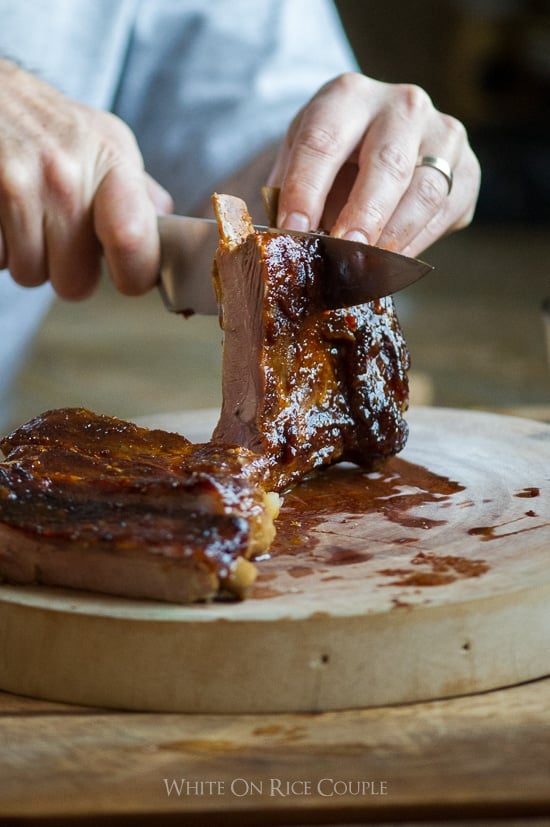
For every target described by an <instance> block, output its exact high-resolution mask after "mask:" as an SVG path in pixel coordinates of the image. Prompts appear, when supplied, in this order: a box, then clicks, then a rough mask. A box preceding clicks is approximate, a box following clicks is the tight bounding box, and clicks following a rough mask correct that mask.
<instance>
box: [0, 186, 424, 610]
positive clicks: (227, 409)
mask: <svg viewBox="0 0 550 827" xmlns="http://www.w3.org/2000/svg"><path fill="white" fill-rule="evenodd" d="M214 206H215V211H216V215H217V219H218V223H219V227H220V244H219V248H218V251H217V254H216V261H215V272H214V283H215V287H216V290H217V294H218V298H219V304H220V321H221V324H222V328H223V331H224V353H223V408H222V412H221V416H220V420H219V422H218V425H217V427H216V429H215V432H214V435H213V440H212V441H211V442H209V443H204V444H201V445H193V444H192V443H191V442H189V440H187V439H186V438H185V437H183V436H180V435H178V434H170V433H166V432H164V431H160V430H147V429H145V428H140V427H138V426H136V425H133V424H131V423H129V422H124V421H122V420H120V419H116V418H114V417H107V416H101V415H97V414H94V413H91V412H90V411H87V410H85V409H82V408H66V409H59V410H54V411H49V412H46V413H44V414H42V415H41V416H38V417H36V418H35V419H34V420H32V421H31V422H29V423H27V424H26V425H23V426H22V427H20V428H17V429H16V430H15V431H13V432H12V433H11V434H9V435H8V436H7V437H5V438H4V439H2V440H0V578H3V579H5V580H7V581H8V582H10V583H21V584H34V583H44V584H48V585H56V586H65V587H69V588H76V589H86V590H89V591H95V592H101V593H106V594H113V595H121V596H124V597H130V598H138V599H139V598H151V599H157V600H166V601H171V602H179V603H192V602H195V601H205V600H211V599H213V598H216V597H220V596H223V595H225V594H228V593H229V594H232V595H234V596H237V597H243V596H244V595H245V593H246V590H247V588H248V586H249V585H250V583H251V582H252V581H253V580H254V577H255V573H256V568H255V566H254V564H253V563H252V562H251V560H252V559H253V558H254V557H255V556H257V555H259V554H262V553H265V552H266V551H267V550H268V548H269V546H270V544H271V542H272V540H273V537H274V533H275V528H274V524H273V521H274V519H275V518H276V516H277V513H278V508H279V505H280V499H279V496H278V493H277V492H281V491H284V490H286V489H288V488H289V487H290V486H293V485H296V484H297V483H298V482H299V481H300V480H301V479H302V478H303V477H305V476H306V475H308V474H310V473H311V472H314V471H318V470H320V469H321V468H323V467H324V466H327V465H330V464H332V463H336V462H339V461H342V460H348V461H352V462H355V463H358V464H361V465H364V466H367V467H374V466H375V465H376V464H377V463H379V462H381V461H382V460H383V459H384V458H385V457H388V456H390V455H392V454H395V453H397V452H398V451H399V450H400V449H401V448H402V447H403V445H404V443H405V440H406V436H407V426H406V424H405V421H404V419H403V413H404V411H405V409H406V407H407V398H408V387H407V368H408V353H407V350H406V347H405V343H404V340H403V336H402V334H401V330H400V327H399V324H398V321H397V318H396V315H395V312H394V309H393V304H392V301H391V299H384V300H380V301H377V302H372V303H371V304H366V305H362V306H361V307H354V308H349V309H345V310H337V311H330V312H327V311H325V310H323V308H322V302H321V300H320V289H321V287H320V282H321V280H322V278H321V277H322V276H323V272H324V271H323V268H326V267H327V266H328V265H327V263H326V261H325V260H324V258H323V254H322V250H321V248H320V245H319V243H318V240H316V239H312V240H311V239H306V240H304V239H303V238H297V237H294V236H292V235H289V234H286V233H284V232H278V231H266V232H255V230H254V227H253V226H252V222H251V220H250V216H249V214H248V211H247V208H246V205H245V204H244V202H243V201H241V200H240V199H237V198H234V197H231V196H222V195H218V196H215V197H214ZM325 275H326V274H325Z"/></svg>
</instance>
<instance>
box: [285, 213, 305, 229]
mask: <svg viewBox="0 0 550 827" xmlns="http://www.w3.org/2000/svg"><path fill="white" fill-rule="evenodd" d="M279 224H280V226H281V227H284V229H285V230H298V232H301V233H307V232H309V218H308V217H307V215H306V214H305V213H303V212H291V213H289V214H288V215H283V216H281V220H280V222H279Z"/></svg>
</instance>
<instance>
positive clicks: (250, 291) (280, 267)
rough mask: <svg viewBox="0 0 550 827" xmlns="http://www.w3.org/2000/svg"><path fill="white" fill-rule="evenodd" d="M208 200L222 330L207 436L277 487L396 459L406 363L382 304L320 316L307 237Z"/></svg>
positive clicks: (316, 247)
mask: <svg viewBox="0 0 550 827" xmlns="http://www.w3.org/2000/svg"><path fill="white" fill-rule="evenodd" d="M213 202H214V208H215V212H216V216H217V219H218V224H219V228H220V238H221V241H220V245H219V247H218V251H217V254H216V262H215V273H214V280H215V285H216V290H217V294H218V300H219V304H220V307H221V317H220V322H221V326H222V328H223V332H224V347H223V407H222V412H221V417H220V420H219V422H218V425H217V427H216V429H215V431H214V438H215V439H216V440H220V441H224V442H228V443H233V444H236V445H241V446H243V447H246V448H248V449H250V450H252V451H254V452H255V453H258V454H260V455H261V456H262V457H263V462H264V468H265V474H266V485H267V487H268V488H270V489H273V490H277V491H281V490H284V489H285V488H287V487H289V486H290V485H292V484H294V483H296V482H297V481H298V480H299V479H301V478H302V477H303V476H305V475H306V474H308V473H309V472H310V471H312V470H313V469H316V468H319V467H321V466H324V465H329V464H332V463H334V462H339V461H341V460H351V461H353V462H356V463H359V464H361V465H365V466H370V467H372V466H374V465H376V464H377V463H378V462H380V461H381V460H383V459H384V458H386V457H388V456H391V455H392V454H395V453H397V452H398V451H400V450H401V449H402V448H403V446H404V444H405V441H406V438H407V425H406V423H405V421H404V419H403V413H404V411H405V410H406V408H407V404H408V381H407V370H408V367H409V356H408V352H407V348H406V345H405V342H404V339H403V335H402V332H401V329H400V326H399V322H398V320H397V317H396V314H395V310H394V307H393V303H392V300H391V299H389V298H387V299H383V300H379V301H376V302H372V303H369V304H365V305H362V306H360V307H354V308H350V309H346V310H338V311H324V310H323V306H322V302H321V288H322V282H323V278H324V276H325V269H326V268H327V267H328V266H329V265H328V264H327V262H326V261H325V259H324V257H323V251H322V247H321V244H320V242H319V240H318V239H315V238H313V239H303V238H298V237H295V236H292V235H289V234H285V233H283V232H272V231H269V232H255V231H254V227H253V225H252V221H251V219H250V216H249V214H248V210H247V208H246V204H245V203H244V202H243V201H242V200H241V199H237V198H235V197H233V196H227V195H215V196H214V198H213Z"/></svg>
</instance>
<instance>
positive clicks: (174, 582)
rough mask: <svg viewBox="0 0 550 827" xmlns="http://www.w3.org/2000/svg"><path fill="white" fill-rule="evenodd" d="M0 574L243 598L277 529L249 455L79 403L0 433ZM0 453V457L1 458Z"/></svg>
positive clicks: (273, 506)
mask: <svg viewBox="0 0 550 827" xmlns="http://www.w3.org/2000/svg"><path fill="white" fill-rule="evenodd" d="M0 451H1V452H2V454H3V455H4V458H3V459H2V461H0V577H3V578H4V579H6V580H7V581H8V582H11V583H26V584H29V583H46V584H50V585H57V586H68V587H72V588H83V589H89V590H92V591H100V592H102V593H106V594H119V595H123V596H125V597H136V598H141V597H147V598H154V599H159V600H168V601H174V602H181V603H190V602H194V601H197V600H209V599H211V598H213V597H215V596H216V595H218V594H219V593H221V592H224V591H228V592H231V593H233V594H236V595H237V596H243V594H244V592H245V591H246V588H247V587H248V585H250V583H251V582H252V581H253V579H254V577H255V567H254V566H253V564H252V563H250V562H249V558H251V557H253V556H255V555H256V554H258V553H261V552H263V551H265V550H266V549H267V548H268V547H269V545H270V543H271V541H272V539H273V536H274V533H275V532H274V527H273V518H274V516H275V515H276V512H277V503H278V498H277V497H276V495H268V494H265V493H264V491H263V489H262V488H261V486H260V484H259V483H260V481H261V476H260V471H259V469H257V468H256V466H255V464H254V459H255V458H254V457H253V455H251V454H250V452H248V451H247V450H246V449H241V448H238V447H235V448H232V447H228V446H225V445H219V444H216V443H215V442H212V443H207V444H202V445H193V444H192V443H191V442H189V440H187V439H186V438H185V437H183V436H180V435H179V434H170V433H166V432H165V431H160V430H148V429H146V428H140V427H138V426H136V425H133V424H131V423H128V422H124V421H123V420H120V419H116V418H114V417H107V416H99V415H96V414H92V413H90V412H89V411H87V410H85V409H81V408H68V409H59V410H55V411H49V412H46V413H45V414H43V415H41V416H39V417H37V418H35V419H34V420H32V421H31V422H29V423H27V424H26V425H24V426H22V427H21V428H18V429H17V430H15V431H13V432H12V433H11V434H10V435H8V436H7V437H5V438H4V439H3V440H0ZM0 459H1V457H0Z"/></svg>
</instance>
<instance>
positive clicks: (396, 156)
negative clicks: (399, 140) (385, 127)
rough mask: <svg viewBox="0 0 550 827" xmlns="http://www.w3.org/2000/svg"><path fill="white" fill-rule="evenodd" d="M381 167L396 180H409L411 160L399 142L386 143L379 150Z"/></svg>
mask: <svg viewBox="0 0 550 827" xmlns="http://www.w3.org/2000/svg"><path fill="white" fill-rule="evenodd" d="M376 161H377V164H378V166H379V167H381V168H382V169H383V170H385V171H386V172H388V173H389V174H390V175H391V176H392V178H394V179H395V180H396V181H405V180H408V178H409V176H410V172H411V162H410V159H409V157H408V155H407V153H406V152H404V151H403V150H402V149H401V147H400V146H399V145H398V144H394V143H386V144H384V145H383V146H382V147H381V148H380V149H379V150H378V152H377V155H376Z"/></svg>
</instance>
